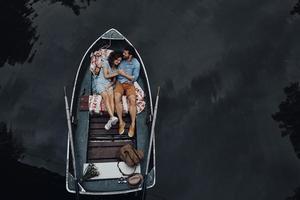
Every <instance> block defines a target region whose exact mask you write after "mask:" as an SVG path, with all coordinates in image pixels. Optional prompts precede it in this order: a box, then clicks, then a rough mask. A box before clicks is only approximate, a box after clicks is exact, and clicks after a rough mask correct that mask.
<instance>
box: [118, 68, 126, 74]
mask: <svg viewBox="0 0 300 200" xmlns="http://www.w3.org/2000/svg"><path fill="white" fill-rule="evenodd" d="M118 74H119V75H122V76H126V75H127V74H126V73H125V72H124V70H122V69H119V70H118Z"/></svg>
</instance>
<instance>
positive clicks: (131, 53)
mask: <svg viewBox="0 0 300 200" xmlns="http://www.w3.org/2000/svg"><path fill="white" fill-rule="evenodd" d="M124 50H126V51H128V53H129V54H130V55H132V56H133V57H135V50H134V48H133V47H132V46H130V45H127V46H126V47H125V48H124Z"/></svg>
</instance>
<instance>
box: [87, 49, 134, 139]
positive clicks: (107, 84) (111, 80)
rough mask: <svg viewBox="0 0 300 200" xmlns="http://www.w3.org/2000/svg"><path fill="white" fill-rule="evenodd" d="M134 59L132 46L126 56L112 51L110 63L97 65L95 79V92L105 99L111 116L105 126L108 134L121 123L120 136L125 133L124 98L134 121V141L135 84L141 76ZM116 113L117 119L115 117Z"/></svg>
mask: <svg viewBox="0 0 300 200" xmlns="http://www.w3.org/2000/svg"><path fill="white" fill-rule="evenodd" d="M134 55H135V50H134V48H133V47H132V46H127V47H125V48H124V51H123V53H122V52H118V51H113V52H111V53H110V55H109V57H108V59H107V61H103V62H99V63H97V64H96V68H95V75H93V76H92V77H93V79H92V82H93V84H92V86H93V92H94V93H96V94H100V95H101V96H102V98H103V101H104V103H105V106H106V109H107V112H108V114H109V116H110V119H109V120H108V122H107V123H106V124H105V129H106V130H109V129H110V128H111V126H112V125H115V124H117V122H118V121H119V134H123V133H124V131H125V125H126V124H125V122H124V120H123V118H122V112H123V106H122V103H121V101H122V96H123V94H125V95H126V96H127V99H128V102H129V109H128V110H129V113H130V118H131V124H130V127H129V131H128V136H129V137H133V136H134V133H135V119H136V94H135V88H134V85H133V83H134V81H136V80H137V79H138V77H139V73H140V63H139V61H138V60H137V59H136V58H135V57H134ZM115 109H116V113H117V116H118V117H115V116H114V113H115Z"/></svg>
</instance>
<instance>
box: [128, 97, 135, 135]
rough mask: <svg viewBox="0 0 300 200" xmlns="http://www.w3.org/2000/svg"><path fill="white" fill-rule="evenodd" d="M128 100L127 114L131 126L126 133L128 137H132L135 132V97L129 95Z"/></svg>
mask: <svg viewBox="0 0 300 200" xmlns="http://www.w3.org/2000/svg"><path fill="white" fill-rule="evenodd" d="M128 100H129V114H130V118H131V124H130V128H129V131H128V135H129V137H133V136H134V132H135V119H136V96H135V95H130V96H129V97H128Z"/></svg>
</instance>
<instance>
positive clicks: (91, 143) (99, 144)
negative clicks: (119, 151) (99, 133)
mask: <svg viewBox="0 0 300 200" xmlns="http://www.w3.org/2000/svg"><path fill="white" fill-rule="evenodd" d="M126 144H131V145H133V142H132V141H131V140H125V141H118V142H117V141H116V142H112V141H107V142H106V141H98V140H96V141H93V140H91V141H89V144H88V147H89V148H92V147H122V146H124V145H126Z"/></svg>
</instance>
